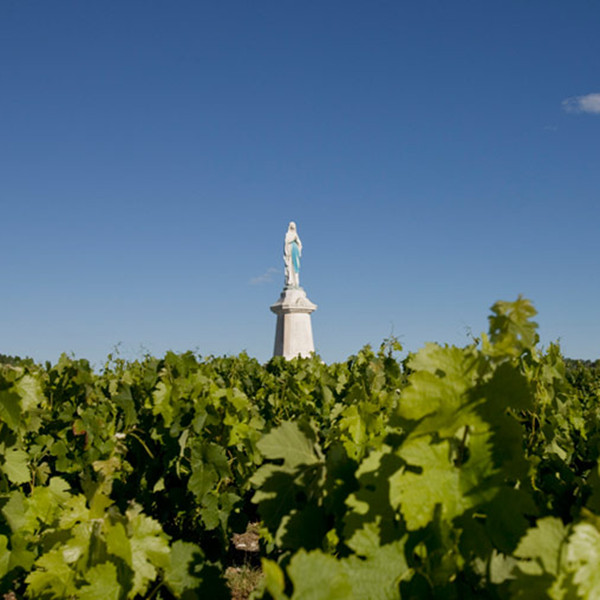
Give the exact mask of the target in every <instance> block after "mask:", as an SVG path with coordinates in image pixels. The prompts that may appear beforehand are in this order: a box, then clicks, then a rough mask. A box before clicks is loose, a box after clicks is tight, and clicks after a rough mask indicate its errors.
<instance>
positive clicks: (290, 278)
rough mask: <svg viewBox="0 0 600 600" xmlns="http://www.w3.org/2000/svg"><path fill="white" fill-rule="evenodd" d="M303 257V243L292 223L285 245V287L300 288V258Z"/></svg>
mask: <svg viewBox="0 0 600 600" xmlns="http://www.w3.org/2000/svg"><path fill="white" fill-rule="evenodd" d="M301 256H302V242H301V241H300V238H299V237H298V232H297V231H296V223H294V221H290V224H289V225H288V230H287V233H286V234H285V242H284V243H283V262H284V263H285V287H286V288H297V287H300V257H301Z"/></svg>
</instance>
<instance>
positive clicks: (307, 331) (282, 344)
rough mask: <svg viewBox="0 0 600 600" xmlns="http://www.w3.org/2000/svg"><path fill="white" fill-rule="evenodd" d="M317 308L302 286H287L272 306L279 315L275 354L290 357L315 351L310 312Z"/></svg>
mask: <svg viewBox="0 0 600 600" xmlns="http://www.w3.org/2000/svg"><path fill="white" fill-rule="evenodd" d="M316 309H317V305H316V304H313V303H312V302H311V301H310V300H309V299H308V298H307V297H306V292H305V291H304V290H303V289H302V288H301V287H287V288H285V289H284V290H283V292H281V296H279V300H277V302H275V304H273V305H272V306H271V310H272V311H273V312H274V313H275V314H276V315H277V330H276V332H275V348H274V350H273V356H283V357H284V358H287V359H290V358H294V357H295V356H310V355H311V354H312V353H313V352H314V351H315V345H314V342H313V334H312V326H311V323H310V314H311V313H312V312H314V311H315V310H316Z"/></svg>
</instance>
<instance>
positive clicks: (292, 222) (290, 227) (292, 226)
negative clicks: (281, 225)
mask: <svg viewBox="0 0 600 600" xmlns="http://www.w3.org/2000/svg"><path fill="white" fill-rule="evenodd" d="M288 229H291V230H292V231H296V223H294V221H290V224H289V225H288Z"/></svg>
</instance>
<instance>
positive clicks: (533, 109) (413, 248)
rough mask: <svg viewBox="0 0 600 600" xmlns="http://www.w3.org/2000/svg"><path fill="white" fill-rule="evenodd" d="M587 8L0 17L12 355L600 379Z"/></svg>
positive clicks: (140, 2) (599, 152) (1, 252)
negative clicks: (529, 338)
mask: <svg viewBox="0 0 600 600" xmlns="http://www.w3.org/2000/svg"><path fill="white" fill-rule="evenodd" d="M599 159H600V2H596V1H591V0H581V1H579V0H577V1H574V2H568V1H567V0H560V1H558V0H527V1H523V0H490V1H485V2H482V1H480V0H469V1H467V0H454V1H452V2H449V1H447V0H438V1H433V0H419V1H412V2H409V1H403V0H395V1H393V0H363V1H356V0H318V1H317V0H302V1H297V0H253V1H248V0H243V1H242V0H219V1H218V2H212V1H211V2H208V1H200V0H177V1H176V2H172V1H171V2H168V1H167V0H126V1H124V0H102V1H100V0H86V1H82V0H70V1H69V0H53V1H48V0H1V1H0V216H1V221H0V223H1V225H2V227H1V230H0V231H1V234H0V269H1V270H0V273H1V279H0V281H1V288H2V293H1V294H0V352H2V353H5V354H17V355H21V356H24V355H28V356H32V357H33V358H35V359H37V360H51V361H55V360H56V359H57V358H58V356H59V355H60V353H61V352H63V351H64V352H68V353H74V354H75V355H76V356H77V357H84V358H89V359H90V360H91V361H92V362H93V363H94V364H96V365H101V364H102V362H103V361H104V360H105V358H106V356H107V354H108V353H109V352H111V351H112V350H114V348H115V346H117V345H119V348H120V352H121V353H122V355H123V356H125V357H127V358H132V357H138V356H140V355H141V354H143V353H144V352H151V353H152V354H156V355H160V354H163V353H164V352H165V351H166V350H167V349H172V350H175V351H185V350H188V349H191V350H195V351H198V352H199V353H200V354H202V355H204V356H206V355H210V354H214V355H221V354H233V353H238V352H240V351H242V350H246V351H247V352H248V353H249V354H251V355H253V356H256V357H257V358H259V359H260V360H261V361H262V360H267V359H268V358H269V357H270V355H271V352H272V347H273V339H274V334H275V315H273V314H272V313H271V312H270V311H269V305H270V304H272V303H273V302H275V300H277V298H278V296H279V293H280V291H281V288H282V284H283V260H282V256H281V255H282V244H283V238H284V235H285V231H286V229H287V224H288V221H290V220H292V219H293V220H295V221H296V222H297V224H298V231H299V234H300V237H301V239H302V242H303V246H304V252H303V257H302V258H303V262H302V270H301V284H302V285H303V287H304V288H305V289H306V291H307V293H308V296H309V298H310V299H311V300H312V301H313V302H315V303H316V304H318V305H319V308H318V310H317V311H316V312H315V313H314V314H313V329H314V335H315V345H316V348H317V351H318V352H319V353H320V354H321V356H322V357H323V358H324V360H326V361H334V360H342V359H344V358H346V357H347V356H348V355H350V354H353V353H355V352H356V351H357V350H358V349H359V348H360V347H361V346H362V345H364V344H365V343H371V344H373V345H375V346H377V345H378V344H379V343H380V342H381V341H382V340H383V338H385V337H387V336H389V335H390V334H394V335H396V336H398V337H399V338H400V340H401V342H402V343H403V345H404V346H405V349H406V350H412V351H416V350H418V349H419V348H420V347H421V346H422V345H423V344H424V343H425V342H426V341H438V342H445V343H451V344H459V345H463V344H465V343H468V341H469V338H468V335H467V332H468V331H469V330H471V331H472V332H473V333H474V334H478V333H479V332H481V331H483V330H486V329H487V315H488V314H489V307H490V306H491V305H492V304H493V303H494V302H495V301H496V300H499V299H504V300H512V299H515V298H516V297H517V295H518V294H523V295H524V296H525V297H528V298H530V299H531V300H533V302H534V304H535V306H536V308H537V309H538V311H539V315H538V319H537V320H538V322H539V324H540V334H541V337H542V343H543V344H544V345H547V344H548V343H550V342H552V341H554V340H557V339H560V341H561V346H562V349H563V352H564V353H565V354H566V355H567V356H571V357H574V358H575V357H577V358H598V357H599V356H600V302H599V298H600V281H599V277H598V273H599V258H600V236H599V234H598V233H599V230H600V160H599Z"/></svg>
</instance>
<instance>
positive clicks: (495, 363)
mask: <svg viewBox="0 0 600 600" xmlns="http://www.w3.org/2000/svg"><path fill="white" fill-rule="evenodd" d="M534 317H535V310H534V308H533V307H532V305H531V303H530V302H529V301H527V300H525V299H522V298H519V299H517V300H516V301H515V302H498V303H496V304H495V305H494V306H493V307H492V312H491V315H490V317H489V332H488V333H487V334H482V335H481V337H480V338H478V339H473V340H472V341H471V343H470V344H468V345H466V346H465V347H454V346H443V345H438V344H434V343H430V344H427V345H426V346H425V347H423V348H422V349H421V350H419V351H418V352H416V353H412V354H409V355H408V357H407V358H406V359H404V360H402V361H399V360H398V359H397V358H396V356H397V355H398V351H399V350H400V347H399V344H398V343H397V341H396V340H394V339H390V340H387V341H386V342H384V343H383V344H382V346H381V347H380V348H379V349H378V350H376V351H373V350H372V349H371V348H369V347H365V348H363V349H362V350H361V351H359V352H358V353H357V354H356V355H354V356H351V357H350V358H349V359H348V360H347V361H346V362H342V363H335V364H331V365H327V364H324V363H322V362H321V361H320V359H319V358H318V357H313V358H307V359H294V360H292V361H286V360H284V359H282V358H275V359H273V360H271V361H270V362H269V363H267V364H266V365H261V364H260V363H258V362H257V361H256V360H254V359H252V358H250V357H248V356H247V355H245V354H241V355H239V356H235V357H221V358H214V357H207V358H198V357H197V356H195V355H193V354H192V353H186V354H181V355H176V354H173V353H168V354H167V355H166V356H165V357H164V358H162V359H157V358H153V357H146V358H144V359H141V360H138V361H133V362H127V361H124V360H121V359H119V358H109V360H108V362H107V364H106V365H105V367H104V368H103V369H101V370H100V371H98V372H96V371H94V370H93V369H92V368H91V367H90V365H89V364H88V362H87V361H85V360H75V359H72V358H68V357H66V356H63V357H62V358H61V359H60V360H59V361H58V363H57V364H55V365H50V364H46V365H38V364H35V363H34V362H33V361H30V360H14V361H4V363H3V364H2V365H0V594H4V595H5V596H4V597H5V598H9V597H10V598H16V599H18V600H21V599H23V598H33V599H41V600H46V599H48V600H49V599H54V598H57V599H58V598H65V599H67V598H68V599H81V600H124V599H133V598H147V599H150V598H152V599H163V600H167V599H173V598H183V599H193V598H210V599H219V598H231V597H232V594H234V597H236V598H238V597H241V596H238V595H236V594H239V592H236V591H235V590H234V591H233V592H232V587H231V585H232V584H231V580H230V578H228V575H227V574H228V573H232V572H240V571H241V570H242V567H243V568H244V569H246V570H247V571H254V572H255V573H256V574H257V577H256V584H255V585H256V587H255V589H254V590H253V591H252V592H250V593H251V594H252V596H251V597H252V598H255V599H272V600H286V599H292V600H334V599H339V600H346V599H356V600H394V599H400V598H402V599H406V598H415V599H427V598H444V599H446V598H449V599H452V598H456V599H465V598H466V599H468V598H478V599H481V598H483V599H486V598H489V599H504V598H524V599H532V598H533V599H544V598H552V599H563V598H564V599H574V598H586V599H587V598H589V599H592V598H600V569H599V568H598V565H600V471H599V468H598V467H599V463H598V459H599V456H600V371H597V370H596V368H595V366H594V365H590V364H587V365H586V364H582V363H577V362H574V361H567V360H565V359H563V357H562V356H561V353H560V349H559V348H558V346H556V345H551V346H550V347H548V348H547V349H544V350H542V349H540V348H539V347H538V336H537V330H536V327H537V326H536V324H535V322H533V321H532V319H533V318H534ZM247 531H254V532H256V533H257V534H258V536H257V537H258V538H259V552H257V553H254V554H252V556H250V558H249V557H248V556H249V555H246V554H244V555H243V553H241V552H240V551H239V549H236V547H235V545H234V544H233V542H232V540H233V539H234V537H235V536H236V535H238V536H239V535H240V534H244V532H247ZM244 597H247V596H244Z"/></svg>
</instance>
